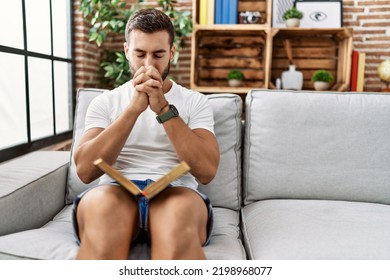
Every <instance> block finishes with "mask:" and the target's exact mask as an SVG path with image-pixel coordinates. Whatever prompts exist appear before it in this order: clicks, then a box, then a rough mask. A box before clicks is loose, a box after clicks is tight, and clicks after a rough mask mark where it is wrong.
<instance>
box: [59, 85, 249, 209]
mask: <svg viewBox="0 0 390 280" xmlns="http://www.w3.org/2000/svg"><path fill="white" fill-rule="evenodd" d="M103 92H104V91H103V90H101V89H81V90H79V91H78V93H77V105H76V114H75V124H74V135H73V144H72V148H71V150H72V154H73V150H74V149H75V147H76V146H77V144H78V141H79V139H80V137H81V135H82V134H83V131H84V120H85V114H86V110H87V108H88V105H89V103H90V102H91V101H92V99H93V98H95V97H96V96H98V95H100V94H102V93H103ZM208 97H209V100H210V104H211V106H212V108H213V112H214V121H215V133H216V136H217V139H218V142H219V145H220V150H221V161H220V168H219V169H218V174H217V176H216V177H215V178H214V180H213V181H212V182H211V183H210V184H208V185H207V186H203V185H202V186H200V190H201V191H202V192H204V193H205V194H207V195H208V196H209V197H210V199H211V201H212V204H213V205H214V206H221V207H226V208H230V209H234V210H238V209H239V207H240V205H241V199H240V197H241V195H240V194H241V193H240V191H241V137H242V133H241V114H242V100H241V97H240V96H238V95H235V94H211V95H208ZM69 169H70V171H69V179H68V181H69V183H68V192H67V203H71V202H73V200H74V198H75V196H76V195H77V194H79V193H81V192H82V191H83V190H85V189H86V188H88V187H89V186H92V185H94V184H96V181H95V182H92V183H90V184H88V185H86V184H84V183H82V182H81V180H80V179H79V177H78V176H77V173H76V168H75V164H74V161H73V157H72V160H71V162H70V168H69Z"/></svg>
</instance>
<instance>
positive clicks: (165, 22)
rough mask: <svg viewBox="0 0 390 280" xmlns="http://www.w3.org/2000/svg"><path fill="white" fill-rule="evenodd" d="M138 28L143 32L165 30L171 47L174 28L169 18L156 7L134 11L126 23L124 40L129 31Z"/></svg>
mask: <svg viewBox="0 0 390 280" xmlns="http://www.w3.org/2000/svg"><path fill="white" fill-rule="evenodd" d="M134 29H138V30H140V31H142V32H145V33H154V32H158V31H164V30H165V31H167V32H168V34H169V44H170V46H171V47H172V45H173V40H174V38H175V29H174V27H173V24H172V21H171V19H170V18H169V17H168V16H167V15H166V14H164V13H163V12H161V11H160V10H156V9H141V10H138V11H136V12H135V13H134V14H133V15H132V16H131V17H130V18H129V20H128V21H127V24H126V34H125V38H126V42H127V43H129V41H128V36H129V34H130V32H131V31H133V30H134Z"/></svg>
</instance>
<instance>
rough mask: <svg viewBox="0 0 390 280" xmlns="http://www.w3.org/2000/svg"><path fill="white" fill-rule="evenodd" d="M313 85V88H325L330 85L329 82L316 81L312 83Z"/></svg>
mask: <svg viewBox="0 0 390 280" xmlns="http://www.w3.org/2000/svg"><path fill="white" fill-rule="evenodd" d="M313 86H314V89H315V90H327V89H328V88H329V87H330V83H327V82H320V81H317V82H314V83H313Z"/></svg>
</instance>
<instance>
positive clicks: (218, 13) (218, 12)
mask: <svg viewBox="0 0 390 280" xmlns="http://www.w3.org/2000/svg"><path fill="white" fill-rule="evenodd" d="M225 1H226V0H225ZM222 2H223V0H215V6H214V23H215V24H222Z"/></svg>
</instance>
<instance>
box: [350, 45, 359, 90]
mask: <svg viewBox="0 0 390 280" xmlns="http://www.w3.org/2000/svg"><path fill="white" fill-rule="evenodd" d="M358 65H359V52H358V51H356V50H353V51H352V60H351V79H350V91H356V88H357V75H358Z"/></svg>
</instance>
